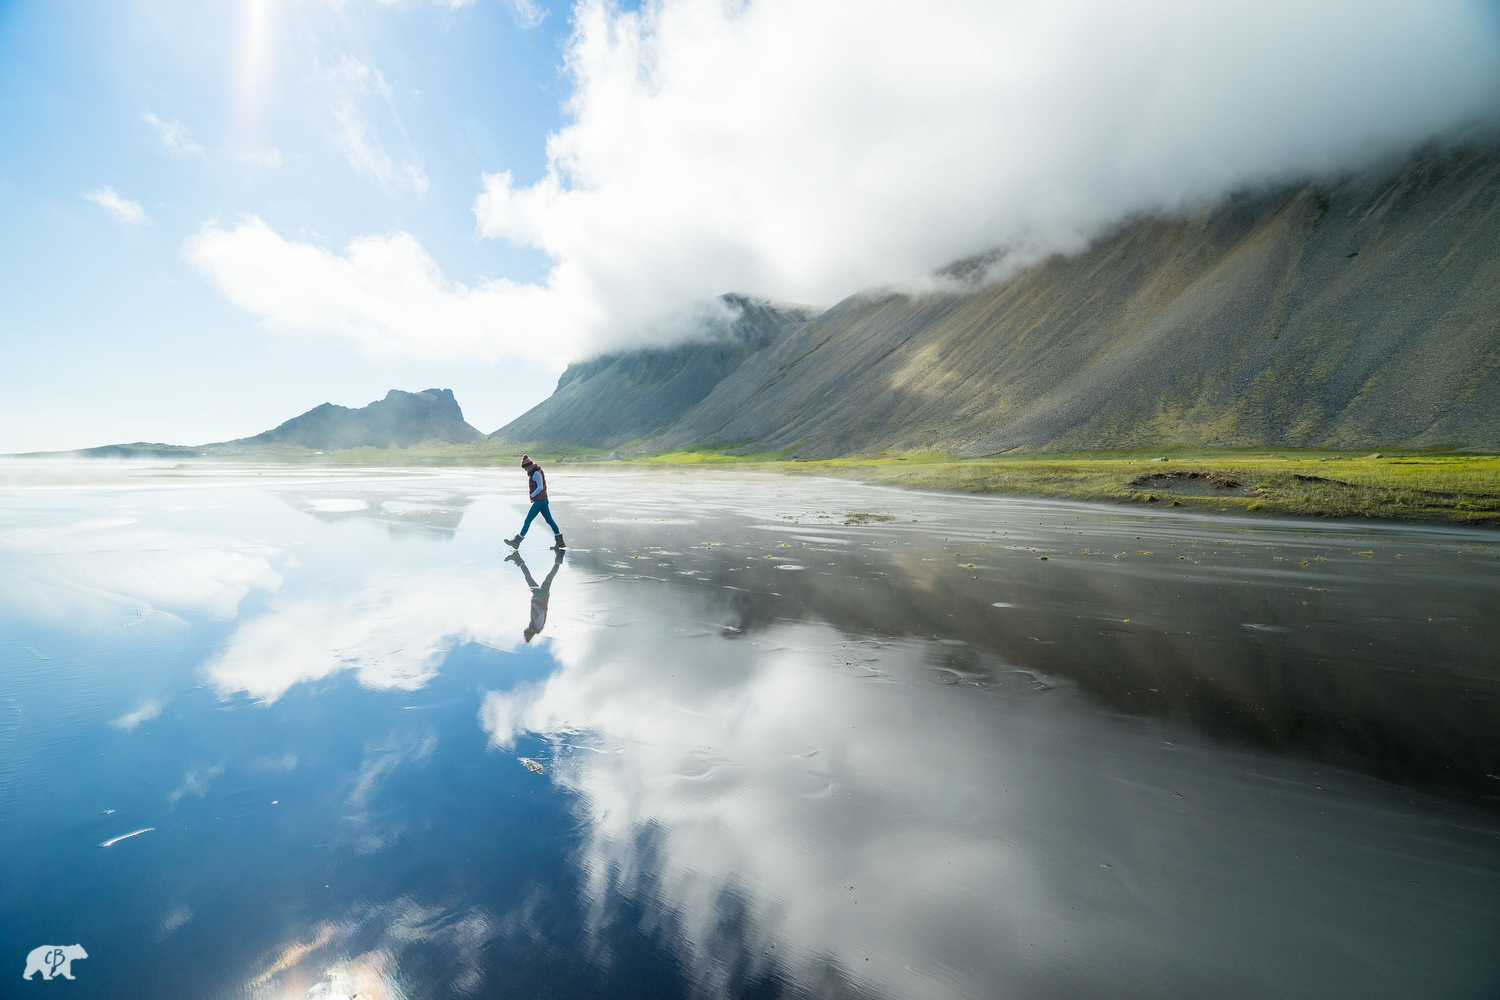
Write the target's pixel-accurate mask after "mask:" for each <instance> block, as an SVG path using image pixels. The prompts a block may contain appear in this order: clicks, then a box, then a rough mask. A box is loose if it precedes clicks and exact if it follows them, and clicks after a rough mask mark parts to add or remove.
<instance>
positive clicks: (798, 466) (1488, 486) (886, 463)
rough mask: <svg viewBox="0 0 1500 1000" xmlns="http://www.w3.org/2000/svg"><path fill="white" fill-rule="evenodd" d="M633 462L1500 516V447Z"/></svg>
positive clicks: (969, 486)
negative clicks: (1466, 451) (1498, 450)
mask: <svg viewBox="0 0 1500 1000" xmlns="http://www.w3.org/2000/svg"><path fill="white" fill-rule="evenodd" d="M1161 459H1165V461H1162V460H1161ZM634 461H635V462H637V463H649V464H662V465H704V464H715V465H716V464H721V463H723V464H728V463H733V464H737V465H745V464H753V465H757V466H761V467H765V468H770V469H778V470H784V471H786V472H789V473H793V474H808V473H812V474H818V475H830V476H845V477H848V478H851V479H859V480H863V481H865V482H874V483H886V484H889V485H893V486H907V487H913V488H920V489H933V490H951V491H954V492H961V493H1005V494H1013V495H1016V496H1034V497H1051V498H1056V499H1068V500H1095V501H1105V502H1111V503H1140V504H1162V505H1166V506H1176V507H1185V508H1189V509H1194V510H1203V511H1220V512H1225V513H1235V514H1244V513H1265V514H1299V515H1312V516H1322V517H1376V518H1389V519H1396V520H1425V521H1449V522H1459V523H1477V524H1500V456H1497V455H1463V454H1458V455H1452V454H1450V455H1435V454H1426V453H1394V452H1392V453H1387V454H1380V455H1378V456H1376V455H1350V454H1348V453H1346V452H1274V453H1266V452H1182V453H1175V452H1150V453H1148V452H1139V453H1131V452H1117V453H1094V454H1073V455H1006V456H997V457H990V458H957V457H955V456H952V455H884V456H880V457H877V458H838V459H830V460H827V461H812V462H804V461H788V460H786V459H785V458H782V457H780V456H770V455H762V456H724V455H719V454H717V453H704V452H675V453H668V454H661V455H652V456H646V457H641V458H637V459H635V460H634Z"/></svg>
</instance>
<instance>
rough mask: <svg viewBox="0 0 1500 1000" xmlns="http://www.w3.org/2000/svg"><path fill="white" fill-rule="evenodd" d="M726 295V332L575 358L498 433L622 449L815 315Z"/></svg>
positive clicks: (505, 436)
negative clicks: (731, 315)
mask: <svg viewBox="0 0 1500 1000" xmlns="http://www.w3.org/2000/svg"><path fill="white" fill-rule="evenodd" d="M723 298H724V301H725V303H727V304H728V305H729V306H730V307H731V309H733V310H735V312H736V313H737V315H736V318H735V319H734V320H733V322H732V323H730V324H729V326H728V329H727V330H725V331H724V333H723V335H722V336H720V337H717V338H715V339H713V340H711V341H708V342H698V343H689V344H682V345H679V346H677V347H667V348H648V349H645V350H639V351H630V352H626V353H620V354H606V355H603V356H601V357H597V358H593V359H591V360H588V361H584V362H578V363H575V364H571V365H569V366H568V368H567V370H566V371H564V372H563V373H562V377H561V378H559V379H558V380H557V389H556V390H555V391H554V392H553V394H552V395H551V396H549V397H547V398H546V399H545V400H543V401H542V402H541V403H540V404H538V405H537V406H535V407H533V408H532V409H531V410H528V411H527V412H526V413H524V414H522V415H521V416H520V417H517V418H516V419H515V420H513V421H511V422H510V423H508V424H506V425H505V426H504V427H502V428H500V429H499V430H497V431H496V432H495V433H494V434H493V435H492V437H494V438H497V439H499V440H503V441H511V442H516V443H519V444H526V445H535V444H562V443H566V444H575V445H585V446H588V447H591V448H615V447H618V446H619V445H622V444H624V443H626V442H628V441H633V440H635V439H636V438H639V437H642V436H643V435H646V434H649V433H651V432H653V431H656V430H658V429H659V428H661V427H663V426H666V425H669V424H671V423H672V421H674V420H676V419H677V418H678V417H679V416H680V415H681V414H682V413H684V412H685V411H687V410H688V409H689V408H691V407H692V406H693V405H694V404H696V403H697V402H699V401H700V400H702V399H703V398H704V397H705V396H707V395H708V394H709V393H710V392H712V391H713V389H714V387H715V386H716V385H718V384H719V383H720V382H721V381H723V379H724V378H725V376H727V375H729V374H730V373H731V372H733V371H734V370H735V369H736V368H737V367H738V366H739V365H740V364H741V363H742V362H744V360H745V359H746V358H748V357H750V356H751V355H754V354H756V353H757V352H760V351H762V350H765V349H766V348H769V347H773V346H774V345H775V344H777V343H779V342H780V341H781V340H782V339H784V338H785V337H786V336H787V335H788V334H789V333H791V332H792V331H793V330H795V329H797V328H798V327H800V326H802V325H803V324H805V323H806V322H807V321H808V320H809V319H811V318H812V317H813V315H814V313H813V311H812V310H808V309H804V308H801V307H797V306H775V305H771V304H770V303H766V302H758V301H753V300H751V299H747V298H744V297H742V296H734V295H726V296H724V297H723Z"/></svg>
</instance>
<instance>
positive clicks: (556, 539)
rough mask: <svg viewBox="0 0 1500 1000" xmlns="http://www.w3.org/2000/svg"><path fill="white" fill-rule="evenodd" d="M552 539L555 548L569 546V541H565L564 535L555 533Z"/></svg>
mask: <svg viewBox="0 0 1500 1000" xmlns="http://www.w3.org/2000/svg"><path fill="white" fill-rule="evenodd" d="M552 541H553V543H554V544H553V546H552V547H553V548H554V549H565V548H567V547H568V543H567V542H565V541H563V536H562V535H553V536H552Z"/></svg>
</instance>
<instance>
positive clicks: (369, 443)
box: [20, 389, 484, 458]
mask: <svg viewBox="0 0 1500 1000" xmlns="http://www.w3.org/2000/svg"><path fill="white" fill-rule="evenodd" d="M483 437H484V434H483V432H481V431H480V430H478V429H477V428H475V427H472V426H470V424H469V423H468V422H467V421H465V420H464V417H463V410H462V409H461V408H460V407H459V405H458V400H457V399H456V398H455V397H454V395H453V390H452V389H424V390H422V391H420V392H406V391H404V390H401V389H392V390H390V391H389V392H387V393H386V394H385V397H384V398H382V399H377V400H375V401H373V402H371V403H368V404H366V405H365V406H361V407H348V406H339V405H338V404H335V403H322V404H320V405H318V406H315V407H313V408H312V409H310V410H308V411H306V412H305V413H301V414H299V415H297V416H295V417H293V418H291V419H290V420H286V421H283V422H282V423H280V424H278V425H277V426H275V427H273V428H271V429H270V430H267V431H262V432H261V433H259V434H255V435H252V436H250V437H243V438H235V439H234V440H232V441H218V442H214V443H212V444H203V445H173V444H159V443H155V442H147V441H136V442H132V443H129V444H108V445H103V446H101V447H97V448H78V449H73V450H69V451H51V452H29V453H27V454H26V455H23V456H20V457H26V458H44V457H53V456H56V457H77V458H150V457H159V456H164V455H170V456H178V457H181V458H229V457H240V456H253V455H256V454H267V453H284V452H297V451H298V450H299V449H300V450H301V451H303V452H312V453H316V452H326V451H338V450H342V449H345V448H361V447H373V448H389V447H392V446H396V447H403V448H406V447H411V446H412V445H415V444H419V443H422V442H439V443H444V444H464V443H469V442H473V441H478V440H481V439H482V438H483Z"/></svg>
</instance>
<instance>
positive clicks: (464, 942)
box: [243, 896, 499, 1000]
mask: <svg viewBox="0 0 1500 1000" xmlns="http://www.w3.org/2000/svg"><path fill="white" fill-rule="evenodd" d="M498 933H499V930H498V927H497V924H496V922H495V920H494V919H493V918H492V917H491V916H490V914H489V913H488V911H486V910H485V909H484V908H482V907H477V906H475V907H469V908H467V909H465V910H462V911H453V910H447V909H444V908H442V907H436V906H424V905H422V904H420V903H418V902H416V901H415V900H413V899H412V898H411V897H409V896H402V897H400V898H397V899H394V900H391V901H389V902H385V903H377V904H366V905H362V906H359V907H356V908H355V909H354V910H352V911H350V912H349V913H347V914H345V915H343V916H342V917H341V918H340V919H338V920H329V921H325V922H323V923H321V924H319V925H318V926H317V927H315V928H313V929H312V931H311V932H310V933H309V934H307V935H306V936H305V937H303V938H300V939H298V940H295V941H291V942H288V943H287V944H285V945H283V946H282V947H280V948H278V949H277V950H276V951H275V952H274V953H272V954H270V955H267V956H266V957H264V958H263V959H262V960H261V962H260V966H261V969H260V971H259V972H258V973H256V974H255V975H254V976H252V977H251V978H250V980H249V982H247V983H246V984H245V987H244V990H243V993H244V995H245V996H247V997H249V998H252V1000H281V998H292V997H297V998H303V997H312V998H327V1000H333V998H337V1000H344V998H345V997H359V998H360V1000H405V998H407V997H409V996H412V995H413V991H411V990H409V989H408V988H407V984H406V983H405V981H404V978H403V975H402V959H403V957H406V956H407V955H408V954H409V953H413V954H414V953H417V952H420V951H427V952H433V951H435V952H437V953H438V955H440V956H441V959H440V960H439V961H437V962H433V963H429V962H423V963H421V964H422V965H423V966H427V965H429V964H431V965H432V966H433V967H434V968H436V969H438V970H440V971H439V973H438V974H437V975H436V976H435V977H433V978H434V979H436V981H435V982H430V981H426V980H424V981H423V983H422V984H421V985H422V988H421V989H420V990H417V991H416V993H417V995H422V996H429V995H431V996H440V995H443V994H444V993H452V994H455V995H458V996H469V995H472V994H473V993H474V992H475V990H476V989H478V987H479V986H480V984H481V983H482V982H483V978H484V948H485V945H486V944H487V943H488V942H489V941H491V940H492V939H493V938H494V937H495V936H496V935H497V934H498ZM424 957H425V956H424ZM429 974H430V973H429ZM443 985H446V986H447V990H441V989H440V988H439V987H441V986H443Z"/></svg>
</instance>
